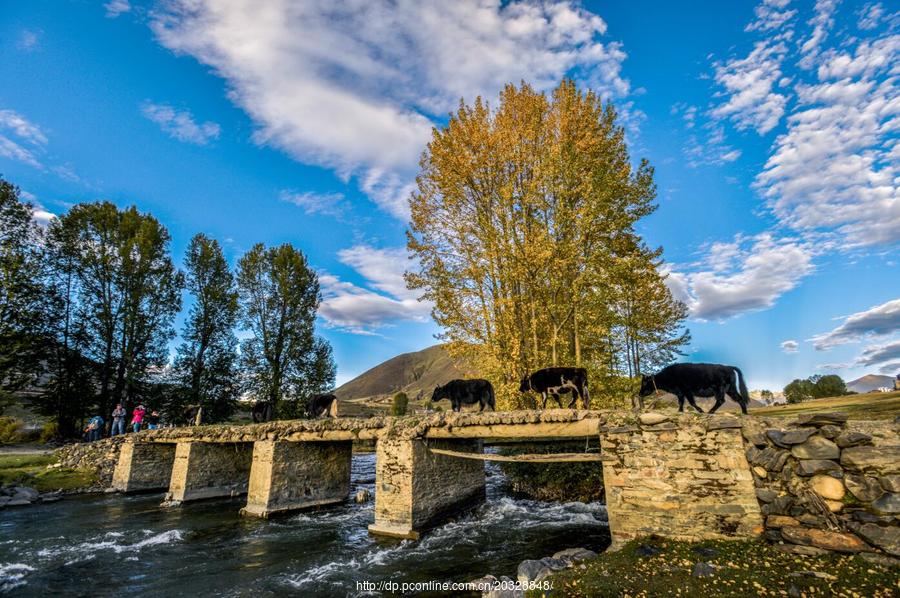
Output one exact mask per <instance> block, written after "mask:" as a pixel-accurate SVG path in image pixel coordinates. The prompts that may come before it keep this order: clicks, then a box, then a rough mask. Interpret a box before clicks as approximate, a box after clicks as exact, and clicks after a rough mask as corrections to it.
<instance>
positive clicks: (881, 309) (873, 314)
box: [812, 299, 900, 351]
mask: <svg viewBox="0 0 900 598" xmlns="http://www.w3.org/2000/svg"><path fill="white" fill-rule="evenodd" d="M898 331H900V299H893V300H891V301H888V302H886V303H882V304H881V305H876V306H874V307H872V308H869V309H867V310H865V311H860V312H857V313H855V314H851V315H849V316H847V317H846V318H844V321H843V322H842V323H841V325H840V326H838V327H837V328H835V329H833V330H831V331H830V332H827V333H825V334H820V335H818V336H815V337H813V338H812V341H813V346H814V347H815V348H816V349H817V350H819V351H824V350H826V349H830V348H831V347H834V346H837V345H843V344H846V343H855V342H858V341H860V340H862V339H863V338H866V337H868V336H884V335H888V334H893V333H895V332H898Z"/></svg>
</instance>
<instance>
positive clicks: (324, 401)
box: [306, 394, 337, 419]
mask: <svg viewBox="0 0 900 598" xmlns="http://www.w3.org/2000/svg"><path fill="white" fill-rule="evenodd" d="M335 401H337V397H336V396H334V395H331V394H326V395H313V396H311V397H310V398H309V403H307V405H306V415H307V417H309V418H310V419H317V418H319V417H322V416H323V415H327V414H328V413H329V412H330V411H331V404H332V403H333V402H335Z"/></svg>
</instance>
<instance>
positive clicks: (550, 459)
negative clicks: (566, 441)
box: [428, 448, 615, 463]
mask: <svg viewBox="0 0 900 598" xmlns="http://www.w3.org/2000/svg"><path fill="white" fill-rule="evenodd" d="M428 450H429V451H431V452H432V453H434V454H435V455H446V456H447V457H459V458H461V459H476V460H478V461H504V462H524V463H585V462H597V461H600V462H602V461H610V460H615V457H609V456H607V455H601V454H600V453H532V454H522V455H494V454H491V453H467V452H464V451H451V450H448V449H436V448H430V449H428Z"/></svg>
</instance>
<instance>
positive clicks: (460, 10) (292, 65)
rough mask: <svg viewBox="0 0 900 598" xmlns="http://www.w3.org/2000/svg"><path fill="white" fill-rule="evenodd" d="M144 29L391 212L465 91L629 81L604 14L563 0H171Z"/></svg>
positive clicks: (489, 94) (608, 86)
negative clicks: (205, 68) (437, 121)
mask: <svg viewBox="0 0 900 598" xmlns="http://www.w3.org/2000/svg"><path fill="white" fill-rule="evenodd" d="M152 27H153V29H154V31H155V33H156V35H157V37H158V39H159V41H160V42H161V43H162V44H163V45H164V46H166V47H168V48H170V49H171V50H173V51H175V52H179V53H185V54H190V55H192V56H194V57H196V58H197V59H198V60H200V61H201V62H203V63H205V64H207V65H210V66H212V67H213V68H214V69H215V70H216V72H217V73H218V74H219V75H220V76H221V77H222V78H224V79H225V80H226V81H227V82H228V85H229V87H230V97H231V98H232V100H233V101H234V102H235V103H236V104H237V105H239V106H240V107H241V108H242V109H244V110H245V111H246V112H247V114H249V115H250V117H251V118H252V119H253V120H254V121H255V122H256V124H257V126H258V129H257V131H256V134H255V135H254V139H255V140H256V141H257V142H258V143H262V144H270V145H272V146H275V147H277V148H279V149H282V150H284V151H286V152H287V153H288V154H290V155H291V156H293V157H294V158H295V159H297V160H299V161H301V162H305V163H312V164H318V165H323V166H326V167H329V168H333V169H335V170H336V171H338V172H339V173H340V174H341V175H342V176H344V177H346V178H349V177H356V178H357V179H358V182H359V184H360V188H362V189H363V190H364V191H365V192H366V193H367V194H369V195H370V197H371V198H372V199H373V201H375V202H376V203H378V205H380V206H381V207H382V208H383V209H385V210H386V211H388V212H389V213H392V214H395V215H397V216H398V217H405V215H406V213H407V210H408V209H407V208H406V196H405V193H406V191H407V190H408V188H409V185H410V183H411V182H412V180H413V176H414V173H415V170H416V167H417V163H418V159H419V157H420V155H421V153H422V151H423V150H424V149H425V146H426V144H427V142H428V141H429V139H430V135H431V128H432V119H433V118H442V117H444V116H445V115H446V113H447V112H448V111H450V110H452V109H454V107H455V106H456V105H457V102H458V101H459V99H460V98H465V99H466V100H468V101H471V100H472V99H474V96H475V95H476V94H481V95H482V96H484V97H486V98H488V99H493V98H495V97H496V94H497V92H498V91H499V90H500V89H501V87H502V86H503V85H504V84H506V83H508V82H511V81H512V82H518V81H520V80H522V79H525V80H527V81H529V82H531V83H532V84H533V85H535V86H536V87H537V88H539V89H547V88H549V87H551V86H552V85H554V84H555V83H557V82H558V81H559V79H560V78H561V77H562V76H563V75H565V74H572V75H573V76H575V77H576V78H577V79H579V80H580V81H582V82H584V83H586V84H589V85H591V86H592V87H594V88H595V89H596V90H598V91H599V92H601V93H602V94H603V95H606V96H617V97H621V96H623V95H625V94H627V93H628V91H629V84H628V82H627V81H626V80H625V79H623V78H622V76H621V63H622V61H623V60H624V59H625V54H624V53H623V52H622V49H621V47H620V46H619V45H618V44H616V43H605V44H604V43H601V42H600V41H599V39H598V38H599V37H600V36H601V35H603V34H604V33H605V31H606V24H605V23H604V21H603V20H602V19H601V18H600V17H598V16H597V15H594V14H592V13H590V12H588V11H586V10H584V9H582V8H580V7H579V6H578V5H577V4H576V3H574V2H570V1H567V0H557V1H548V2H541V3H538V2H532V1H513V2H503V3H501V2H499V0H465V1H455V2H443V1H440V0H430V1H424V0H398V1H389V0H370V1H368V2H358V1H343V2H332V3H315V2H295V1H292V0H268V1H267V2H259V1H257V0H229V1H227V2H223V1H215V2H214V1H213V0H170V1H168V2H166V3H165V4H164V5H163V8H162V9H161V10H158V11H156V12H155V13H154V14H153V17H152Z"/></svg>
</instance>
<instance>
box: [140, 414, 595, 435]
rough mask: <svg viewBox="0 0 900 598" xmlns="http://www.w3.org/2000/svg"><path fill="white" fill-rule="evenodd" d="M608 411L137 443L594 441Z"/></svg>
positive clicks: (270, 428) (261, 429)
mask: <svg viewBox="0 0 900 598" xmlns="http://www.w3.org/2000/svg"><path fill="white" fill-rule="evenodd" d="M609 413H610V412H609V411H584V410H575V409H553V410H548V411H534V410H532V411H497V412H486V413H477V412H470V413H465V412H463V413H453V412H439V413H432V414H428V415H423V416H418V415H414V416H407V417H396V418H395V417H372V418H368V419H357V418H337V419H321V420H288V421H277V422H268V423H264V424H250V425H245V426H230V425H215V426H196V427H183V428H165V429H161V430H146V431H143V432H139V433H138V434H136V435H134V436H133V437H132V438H133V439H134V440H135V441H138V442H161V443H177V442H191V441H195V442H222V443H226V442H227V443H230V442H256V441H257V440H287V441H294V442H309V441H323V442H327V441H339V440H374V439H377V438H379V437H382V436H385V435H390V436H398V437H401V438H435V439H438V438H440V439H455V438H459V439H462V438H482V439H486V440H490V439H498V440H502V439H516V438H571V437H585V436H595V435H597V434H598V433H599V431H600V427H601V426H602V425H603V424H604V423H605V422H606V419H607V416H608V415H609Z"/></svg>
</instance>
